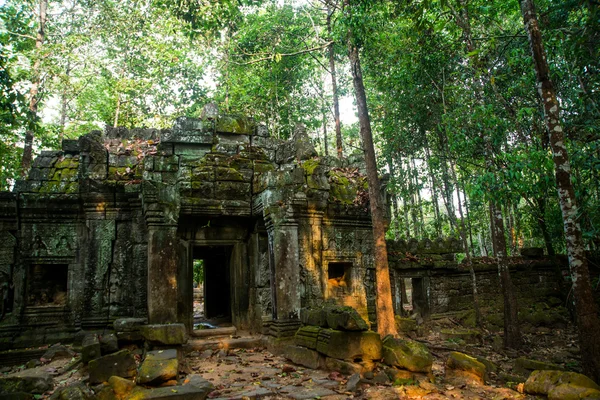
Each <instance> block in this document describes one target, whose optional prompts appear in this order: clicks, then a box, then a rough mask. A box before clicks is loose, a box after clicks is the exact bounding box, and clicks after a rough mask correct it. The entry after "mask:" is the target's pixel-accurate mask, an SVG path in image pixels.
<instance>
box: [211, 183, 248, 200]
mask: <svg viewBox="0 0 600 400" xmlns="http://www.w3.org/2000/svg"><path fill="white" fill-rule="evenodd" d="M215 198H217V199H220V200H230V199H231V200H241V201H250V200H251V197H250V184H249V183H242V182H215Z"/></svg>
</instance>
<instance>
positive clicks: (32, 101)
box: [21, 0, 48, 177]
mask: <svg viewBox="0 0 600 400" xmlns="http://www.w3.org/2000/svg"><path fill="white" fill-rule="evenodd" d="M47 11H48V0H40V3H39V18H38V23H39V27H38V31H37V36H36V38H35V50H36V59H35V62H34V63H33V68H32V79H31V88H30V89H29V118H31V119H32V121H35V120H36V119H37V112H38V103H39V101H40V99H39V92H40V85H41V71H40V69H41V64H42V46H43V44H44V39H45V37H46V32H45V29H46V20H47ZM34 136H35V134H34V131H33V130H32V129H27V131H26V132H25V144H24V146H23V157H22V158H21V176H22V177H25V176H27V172H28V171H29V169H30V168H31V162H32V161H33V139H34Z"/></svg>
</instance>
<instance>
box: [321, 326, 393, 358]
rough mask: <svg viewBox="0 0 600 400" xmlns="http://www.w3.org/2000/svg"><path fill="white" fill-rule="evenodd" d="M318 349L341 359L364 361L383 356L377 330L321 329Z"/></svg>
mask: <svg viewBox="0 0 600 400" xmlns="http://www.w3.org/2000/svg"><path fill="white" fill-rule="evenodd" d="M317 351H318V352H319V353H323V354H325V355H326V356H328V357H333V358H338V359H341V360H351V361H356V360H360V361H364V360H378V359H380V358H381V355H382V353H381V338H380V336H379V334H378V333H377V332H371V331H363V332H349V331H336V330H333V329H321V330H320V331H319V337H318V339H317Z"/></svg>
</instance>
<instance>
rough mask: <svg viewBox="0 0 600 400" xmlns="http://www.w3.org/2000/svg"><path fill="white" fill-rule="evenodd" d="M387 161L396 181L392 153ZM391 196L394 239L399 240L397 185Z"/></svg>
mask: <svg viewBox="0 0 600 400" xmlns="http://www.w3.org/2000/svg"><path fill="white" fill-rule="evenodd" d="M387 161H388V167H389V169H390V176H391V177H392V182H394V181H395V180H396V179H397V178H396V170H395V168H394V160H393V159H392V156H391V155H388V157H387ZM391 197H392V206H393V210H392V221H393V226H392V230H393V232H394V240H398V239H400V209H399V205H398V194H397V193H396V188H395V187H394V190H392V196H391Z"/></svg>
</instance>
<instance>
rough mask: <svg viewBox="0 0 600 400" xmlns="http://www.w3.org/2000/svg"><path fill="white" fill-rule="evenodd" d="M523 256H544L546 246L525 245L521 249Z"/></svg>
mask: <svg viewBox="0 0 600 400" xmlns="http://www.w3.org/2000/svg"><path fill="white" fill-rule="evenodd" d="M520 253H521V256H523V257H525V258H543V257H544V248H543V247H523V248H522V249H521V250H520Z"/></svg>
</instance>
